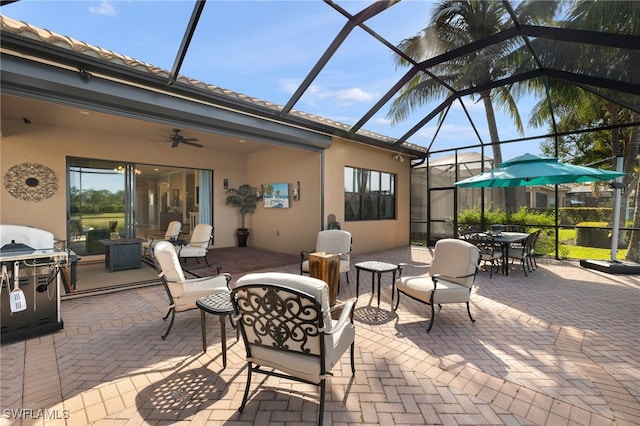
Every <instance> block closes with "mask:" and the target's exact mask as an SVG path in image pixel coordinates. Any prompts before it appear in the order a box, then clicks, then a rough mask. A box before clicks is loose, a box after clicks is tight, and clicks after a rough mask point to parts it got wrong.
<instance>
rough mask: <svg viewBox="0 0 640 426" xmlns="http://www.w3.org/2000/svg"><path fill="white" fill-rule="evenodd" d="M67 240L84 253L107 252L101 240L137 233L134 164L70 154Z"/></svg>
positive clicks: (76, 249)
mask: <svg viewBox="0 0 640 426" xmlns="http://www.w3.org/2000/svg"><path fill="white" fill-rule="evenodd" d="M68 171H69V177H68V182H69V188H68V194H69V197H68V206H67V219H68V226H67V232H68V235H67V242H68V245H69V247H70V248H71V249H72V250H73V251H75V252H76V253H77V254H78V255H80V256H86V255H93V254H104V245H103V244H102V243H100V240H104V239H109V238H112V237H116V236H117V237H131V236H134V235H135V231H134V228H135V197H133V188H134V185H133V182H134V179H135V178H134V176H133V175H134V174H135V169H134V168H133V167H132V166H131V165H127V164H123V163H119V162H113V161H104V160H93V159H86V158H69V159H68Z"/></svg>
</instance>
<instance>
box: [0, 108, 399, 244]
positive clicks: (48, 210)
mask: <svg viewBox="0 0 640 426" xmlns="http://www.w3.org/2000/svg"><path fill="white" fill-rule="evenodd" d="M117 130H118V129H114V131H113V133H105V132H104V131H101V132H87V131H83V130H78V129H73V128H68V127H55V126H43V125H38V124H37V123H32V124H30V125H29V126H25V124H24V123H23V122H22V121H20V120H12V119H3V120H2V139H1V140H0V166H1V168H2V170H3V171H6V170H8V169H9V168H10V167H11V166H13V165H16V164H20V163H23V162H33V163H40V164H43V165H45V166H47V167H49V168H51V169H52V170H54V171H55V173H56V174H57V177H58V191H57V192H56V193H55V194H54V195H53V196H52V197H50V198H48V199H46V200H44V201H41V202H27V201H22V200H18V199H16V198H14V197H12V196H11V195H9V193H8V192H7V191H6V190H5V189H4V188H3V189H2V191H1V192H0V222H2V223H11V224H20V225H30V226H34V227H37V228H42V229H46V230H48V231H50V232H52V233H53V234H54V235H55V236H56V237H58V238H60V239H65V238H66V237H65V236H66V226H67V225H66V224H67V221H66V220H67V218H66V202H67V182H66V158H67V156H74V157H86V158H96V159H105V160H115V161H126V162H134V163H146V164H160V165H167V166H176V167H187V168H193V169H209V170H213V175H214V181H213V204H214V207H213V215H214V223H213V225H214V227H215V236H216V237H215V247H230V246H234V245H236V235H235V230H236V228H238V227H239V226H240V219H239V215H238V213H237V211H236V210H235V209H233V208H232V207H230V206H227V205H226V204H225V195H226V194H225V190H224V188H223V179H228V181H229V186H230V187H237V186H239V185H242V184H244V183H248V184H250V185H252V186H256V187H258V186H260V185H261V184H267V183H279V182H288V183H289V184H290V185H291V188H292V187H293V186H294V185H296V184H297V182H298V181H300V187H301V191H300V192H301V197H300V201H291V207H290V208H289V209H266V208H264V207H263V206H262V205H260V206H259V207H258V209H257V210H256V212H255V214H253V215H250V216H249V217H248V218H247V227H249V228H250V229H251V236H250V238H249V244H250V245H253V246H255V247H259V248H265V249H269V250H274V251H279V252H285V253H293V254H297V253H299V252H300V250H303V249H304V250H309V249H312V248H313V246H314V244H315V237H316V233H317V232H318V231H319V230H321V229H322V228H323V227H326V216H327V215H328V214H335V215H336V218H337V220H338V221H339V222H341V224H342V225H343V226H342V227H343V229H347V230H349V231H350V232H351V233H352V234H353V239H354V253H362V252H369V251H374V250H381V249H385V248H391V247H398V246H402V245H406V244H408V235H409V166H408V163H409V162H404V163H400V162H397V161H395V160H393V159H392V153H391V152H390V151H386V150H383V149H378V148H375V147H370V146H367V145H364V144H358V143H353V142H346V141H343V140H340V139H337V138H334V141H333V146H332V147H331V148H329V149H328V150H326V151H325V152H324V154H323V153H321V152H314V151H305V150H299V149H293V148H286V147H277V146H269V145H265V149H264V150H260V151H257V152H253V153H250V154H241V153H236V152H226V151H224V150H219V149H215V148H211V145H213V144H209V146H208V147H207V146H206V147H205V148H202V149H192V148H190V147H182V148H180V149H172V148H170V147H169V146H168V144H165V143H161V142H158V141H155V140H140V139H132V138H131V137H128V136H127V135H125V134H118V131H117ZM211 138H212V139H215V136H214V135H212V136H211ZM201 142H203V141H201ZM205 145H207V144H206V143H205ZM323 156H324V160H323V158H322V157H323ZM323 162H324V167H325V170H324V180H323V173H322V165H323ZM347 165H348V166H353V167H362V168H366V169H372V170H379V171H385V172H389V173H396V174H397V194H396V195H397V198H396V203H397V205H396V209H397V219H395V220H384V221H365V222H345V221H344V167H345V166H347ZM3 174H4V172H3ZM181 192H182V191H181ZM323 199H324V205H323ZM185 220H186V218H185Z"/></svg>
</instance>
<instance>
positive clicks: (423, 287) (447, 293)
mask: <svg viewBox="0 0 640 426" xmlns="http://www.w3.org/2000/svg"><path fill="white" fill-rule="evenodd" d="M396 285H397V287H398V290H399V291H401V292H403V293H405V294H406V295H408V296H411V297H413V298H415V299H418V300H421V301H423V302H426V303H429V301H430V298H431V292H432V291H433V281H432V280H431V277H429V276H420V277H402V278H400V279H399V280H398V281H397V283H396ZM469 295H470V293H469V289H468V288H467V287H465V286H462V285H460V284H456V283H452V282H451V281H447V280H445V279H438V288H437V290H436V292H435V294H434V298H433V301H434V303H436V304H438V303H465V302H468V301H469Z"/></svg>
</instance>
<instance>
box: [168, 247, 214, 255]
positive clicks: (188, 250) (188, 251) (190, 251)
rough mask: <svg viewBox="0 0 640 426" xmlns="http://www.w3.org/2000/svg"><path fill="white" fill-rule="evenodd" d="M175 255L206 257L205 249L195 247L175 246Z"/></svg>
mask: <svg viewBox="0 0 640 426" xmlns="http://www.w3.org/2000/svg"><path fill="white" fill-rule="evenodd" d="M175 248H176V253H178V256H180V257H204V256H206V255H207V249H206V248H203V247H197V246H191V245H186V246H175Z"/></svg>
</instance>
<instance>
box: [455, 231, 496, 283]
mask: <svg viewBox="0 0 640 426" xmlns="http://www.w3.org/2000/svg"><path fill="white" fill-rule="evenodd" d="M464 241H467V242H470V243H471V244H473V245H474V246H476V247H478V250H480V262H483V263H484V266H483V267H484V268H485V269H486V265H487V263H489V264H490V268H489V278H491V277H492V276H493V268H495V269H496V271H498V270H499V269H500V261H501V260H502V257H503V251H502V244H498V243H496V242H495V241H494V240H493V236H491V235H487V234H485V233H470V234H467V235H466V236H465V237H464Z"/></svg>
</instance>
